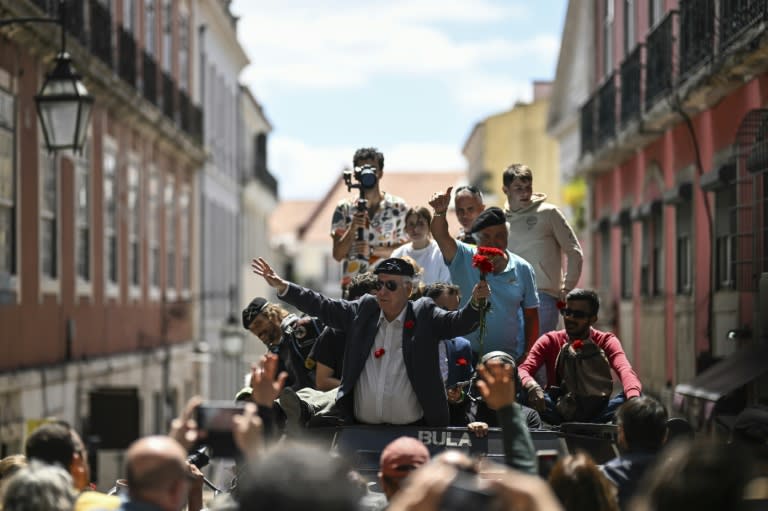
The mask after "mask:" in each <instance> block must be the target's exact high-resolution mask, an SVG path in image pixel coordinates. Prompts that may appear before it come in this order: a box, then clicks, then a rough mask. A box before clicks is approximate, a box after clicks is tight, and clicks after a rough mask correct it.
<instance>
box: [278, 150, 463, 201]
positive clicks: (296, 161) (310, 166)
mask: <svg viewBox="0 0 768 511" xmlns="http://www.w3.org/2000/svg"><path fill="white" fill-rule="evenodd" d="M356 149H357V148H356V147H346V146H311V145H308V144H306V143H304V142H302V141H301V140H297V139H294V138H290V137H281V136H277V135H276V136H273V137H270V141H269V150H270V153H269V169H270V172H272V174H273V175H275V177H276V178H277V180H278V182H279V190H280V198H281V199H316V198H319V197H322V196H323V194H325V192H327V191H328V190H329V189H330V187H331V186H332V185H333V184H334V183H335V181H336V179H338V177H339V176H340V175H341V172H342V170H343V169H344V168H345V167H347V166H349V165H351V160H352V155H353V154H354V152H355V150H356ZM381 150H382V152H383V153H384V156H385V171H389V170H397V171H411V172H429V171H450V170H461V169H464V168H466V162H465V160H464V158H463V156H462V155H461V151H460V149H459V148H457V147H456V146H455V145H452V144H440V143H402V144H396V145H394V146H391V147H382V148H381Z"/></svg>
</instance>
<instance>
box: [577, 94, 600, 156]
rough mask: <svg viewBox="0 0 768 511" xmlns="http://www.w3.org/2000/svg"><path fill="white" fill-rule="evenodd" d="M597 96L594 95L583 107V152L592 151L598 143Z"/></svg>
mask: <svg viewBox="0 0 768 511" xmlns="http://www.w3.org/2000/svg"><path fill="white" fill-rule="evenodd" d="M596 107H597V96H595V95H592V96H591V97H590V98H589V99H588V100H587V102H586V103H584V105H582V107H581V154H586V153H591V152H592V151H594V150H595V147H596V145H597V137H596V130H595V109H596Z"/></svg>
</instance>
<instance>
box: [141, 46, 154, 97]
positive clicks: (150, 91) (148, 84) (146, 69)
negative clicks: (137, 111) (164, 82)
mask: <svg viewBox="0 0 768 511" xmlns="http://www.w3.org/2000/svg"><path fill="white" fill-rule="evenodd" d="M141 53H142V57H143V59H142V60H143V62H144V64H143V74H142V77H143V84H144V91H143V92H144V98H145V99H146V100H147V101H149V102H150V103H152V104H153V105H157V63H156V62H155V58H154V57H153V56H152V55H150V54H149V53H147V52H146V51H142V52H141Z"/></svg>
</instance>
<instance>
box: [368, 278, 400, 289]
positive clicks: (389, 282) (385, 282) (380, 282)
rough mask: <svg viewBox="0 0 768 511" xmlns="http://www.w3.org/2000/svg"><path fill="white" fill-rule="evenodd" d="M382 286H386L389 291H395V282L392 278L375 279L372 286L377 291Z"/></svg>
mask: <svg viewBox="0 0 768 511" xmlns="http://www.w3.org/2000/svg"><path fill="white" fill-rule="evenodd" d="M382 287H386V288H387V289H389V290H390V291H395V290H397V282H395V281H394V280H377V281H376V284H375V285H374V286H373V288H374V289H375V290H376V291H379V290H380V289H381V288H382Z"/></svg>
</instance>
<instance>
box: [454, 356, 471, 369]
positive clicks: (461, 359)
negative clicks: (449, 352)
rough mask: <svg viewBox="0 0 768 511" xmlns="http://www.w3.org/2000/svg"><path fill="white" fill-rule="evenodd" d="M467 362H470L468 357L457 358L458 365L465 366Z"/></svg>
mask: <svg viewBox="0 0 768 511" xmlns="http://www.w3.org/2000/svg"><path fill="white" fill-rule="evenodd" d="M467 364H469V362H467V359H466V358H464V357H459V358H457V359H456V365H457V366H459V367H464V366H466V365H467Z"/></svg>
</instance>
